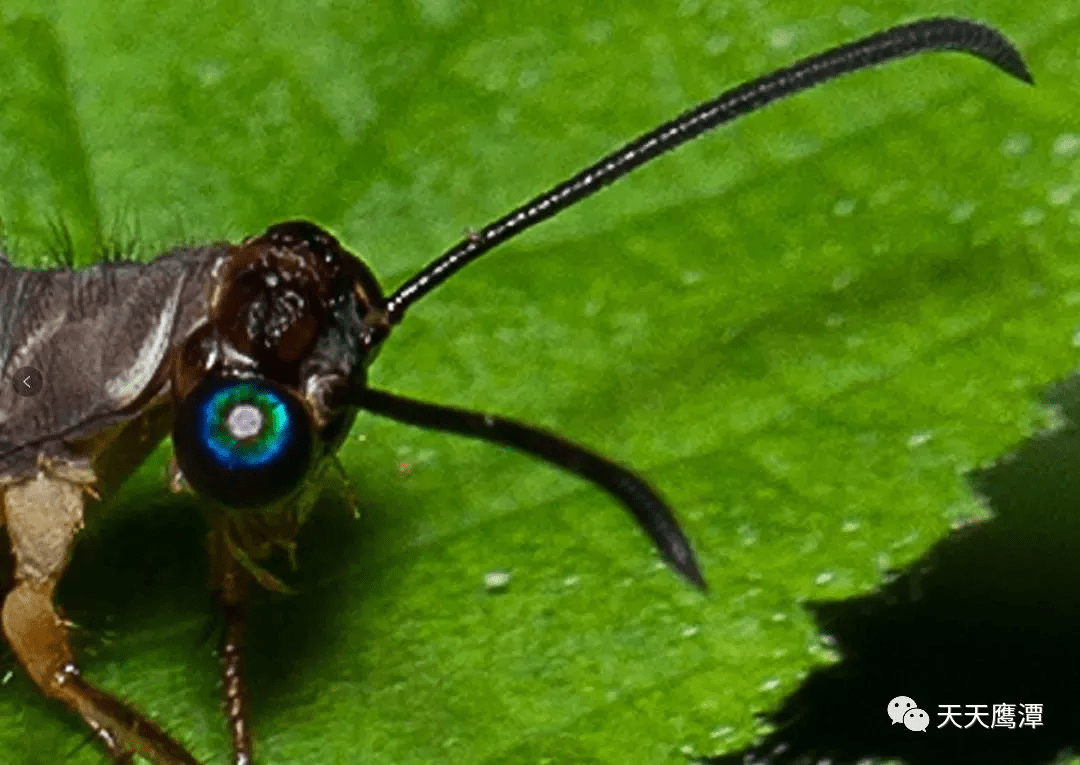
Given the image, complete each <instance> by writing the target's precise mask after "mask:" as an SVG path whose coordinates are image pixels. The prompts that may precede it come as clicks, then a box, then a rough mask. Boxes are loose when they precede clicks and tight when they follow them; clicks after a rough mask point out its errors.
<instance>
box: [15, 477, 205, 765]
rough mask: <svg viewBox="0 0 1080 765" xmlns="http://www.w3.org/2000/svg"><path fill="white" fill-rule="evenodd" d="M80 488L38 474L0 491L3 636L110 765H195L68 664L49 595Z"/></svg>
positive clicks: (68, 545)
mask: <svg viewBox="0 0 1080 765" xmlns="http://www.w3.org/2000/svg"><path fill="white" fill-rule="evenodd" d="M85 490H86V485H85V484H83V483H79V482H77V481H75V480H71V479H70V478H65V477H61V476H59V475H55V474H50V473H49V472H47V471H46V470H44V469H43V470H40V471H39V472H38V474H37V475H36V476H35V477H34V478H31V479H30V480H28V481H23V482H21V483H17V484H11V485H9V486H7V487H4V488H2V489H0V507H2V509H3V520H4V523H5V525H6V526H7V530H8V536H9V538H10V540H11V545H12V551H13V553H14V556H15V584H14V586H13V587H12V589H11V591H10V592H9V593H8V594H7V597H6V598H5V599H4V605H3V609H2V611H0V625H2V627H3V631H4V635H5V636H6V637H7V640H8V643H9V644H10V645H11V649H12V651H14V653H15V656H16V658H18V660H19V663H20V664H22V666H23V667H24V668H25V669H26V671H27V673H28V674H29V675H30V677H31V679H32V680H33V681H34V683H35V684H37V686H38V688H40V689H41V691H42V693H44V694H45V695H46V696H47V697H49V698H52V699H55V700H57V701H59V702H61V703H63V704H64V705H65V706H66V707H68V709H71V710H72V711H74V712H77V713H78V714H79V716H81V717H82V719H83V721H84V722H85V723H86V724H87V726H89V728H90V730H91V731H93V733H94V735H95V737H96V738H97V739H98V740H99V741H101V743H102V744H103V745H104V747H105V750H106V751H107V752H108V754H109V756H110V757H111V758H112V759H113V761H114V762H116V763H117V764H118V765H128V763H130V762H131V761H132V756H133V754H140V755H142V756H143V757H145V758H146V759H148V760H149V761H150V762H152V763H154V765H198V761H197V760H196V759H195V758H194V757H192V756H191V755H190V754H189V753H188V752H187V751H186V750H185V749H184V747H182V746H181V745H180V744H178V743H177V742H176V741H174V740H173V739H172V738H170V737H169V735H168V734H167V733H165V731H163V730H162V729H161V728H160V727H158V726H157V725H156V724H155V723H153V722H151V721H150V720H149V719H147V718H146V717H144V716H143V715H141V714H139V713H138V712H136V711H135V710H134V709H132V708H131V707H130V706H128V705H127V704H125V703H124V702H122V701H120V700H119V699H117V698H116V697H114V696H112V695H110V694H108V693H105V692H104V691H102V690H99V689H98V688H95V687H94V686H93V685H90V684H89V683H88V682H86V681H85V680H83V678H82V675H81V672H80V671H79V667H78V665H77V664H76V663H75V657H74V655H73V654H72V652H71V647H70V646H69V644H68V634H67V632H68V630H67V628H68V625H67V623H66V622H65V621H64V620H63V619H61V618H60V616H59V615H58V614H57V612H56V609H55V608H54V606H53V597H54V594H55V589H56V584H57V582H59V580H60V576H61V575H62V574H63V571H64V569H65V568H66V567H67V563H68V559H69V557H70V554H71V550H72V547H73V545H74V541H75V536H76V534H77V533H78V531H79V529H80V528H82V518H83V495H84V492H85Z"/></svg>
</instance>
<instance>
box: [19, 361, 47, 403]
mask: <svg viewBox="0 0 1080 765" xmlns="http://www.w3.org/2000/svg"><path fill="white" fill-rule="evenodd" d="M44 383H45V380H44V378H43V377H42V376H41V372H39V371H38V370H36V369H34V368H33V367H22V368H20V369H16V370H15V374H13V375H12V376H11V387H12V388H14V389H15V392H16V393H17V394H19V395H20V396H36V395H37V394H38V393H40V392H41V387H42V385H44Z"/></svg>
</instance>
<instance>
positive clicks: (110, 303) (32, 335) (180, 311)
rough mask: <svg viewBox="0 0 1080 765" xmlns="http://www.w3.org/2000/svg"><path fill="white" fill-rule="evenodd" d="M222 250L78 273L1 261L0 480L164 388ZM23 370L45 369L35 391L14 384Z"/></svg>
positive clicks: (199, 315)
mask: <svg viewBox="0 0 1080 765" xmlns="http://www.w3.org/2000/svg"><path fill="white" fill-rule="evenodd" d="M227 251H228V245H224V244H219V245H213V246H210V247H200V248H188V249H180V250H176V251H174V252H171V253H169V254H166V255H163V256H161V257H159V258H158V259H156V260H154V261H153V262H151V263H145V264H143V263H103V264H99V265H96V266H92V267H90V268H87V269H84V270H80V271H70V270H35V269H20V268H15V267H11V266H6V265H0V479H2V478H4V477H13V476H14V475H19V474H23V473H25V471H26V469H27V468H28V467H29V466H30V465H32V464H33V463H34V462H36V460H37V455H38V453H40V452H45V453H55V448H56V447H57V446H58V445H59V444H60V443H62V442H64V441H70V440H74V439H80V438H85V437H87V436H91V435H93V434H94V433H96V432H98V431H101V430H104V429H106V428H109V427H111V426H112V425H115V424H117V423H120V422H123V421H125V420H127V419H129V418H131V417H133V416H135V415H136V414H137V411H136V409H137V407H138V405H139V404H140V402H145V401H148V400H149V399H151V398H153V397H154V396H156V395H157V394H158V393H160V392H164V390H165V386H167V384H168V383H167V382H166V381H165V380H164V379H163V377H162V375H161V374H159V373H160V371H161V368H162V364H163V363H164V362H165V360H166V358H167V357H168V355H169V352H170V351H171V350H172V349H173V348H174V347H175V346H176V344H177V343H179V342H181V341H182V340H183V339H184V338H185V337H187V335H188V334H189V333H190V332H191V331H192V329H194V328H195V327H196V326H198V324H199V323H200V322H202V321H203V319H204V317H205V315H206V304H207V297H208V293H209V288H210V285H211V281H212V279H213V269H214V265H215V263H216V262H217V261H218V260H219V259H220V257H221V256H222V255H224V254H225V253H226V252H227ZM23 367H33V368H35V369H37V370H38V371H40V372H41V374H42V378H43V385H42V389H41V390H40V392H38V393H37V394H36V395H34V396H29V397H23V396H19V395H17V394H16V393H15V390H14V388H13V386H12V383H11V379H12V375H13V374H14V373H15V371H16V370H18V369H20V368H23ZM156 389H161V390H156Z"/></svg>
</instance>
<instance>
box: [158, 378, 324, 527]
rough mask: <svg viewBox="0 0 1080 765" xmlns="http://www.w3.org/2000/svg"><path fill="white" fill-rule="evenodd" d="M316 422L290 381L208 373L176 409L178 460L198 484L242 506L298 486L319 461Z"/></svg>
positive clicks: (229, 503) (280, 495)
mask: <svg viewBox="0 0 1080 765" xmlns="http://www.w3.org/2000/svg"><path fill="white" fill-rule="evenodd" d="M314 442H315V433H314V424H313V423H312V420H311V417H310V416H309V415H308V413H307V410H306V409H305V408H304V405H303V404H302V403H301V402H300V401H299V400H298V399H297V397H296V396H295V395H294V394H292V393H291V392H290V391H289V390H288V389H287V388H286V387H285V386H282V385H279V384H278V383H275V382H273V381H271V380H267V379H263V378H233V377H220V376H208V377H206V378H204V379H203V380H202V381H201V382H199V384H198V385H196V386H195V388H194V389H193V390H192V391H191V393H190V394H188V395H187V396H186V397H185V398H183V399H182V400H181V401H180V402H179V404H178V406H177V411H176V418H175V421H174V425H173V444H174V447H175V450H176V461H177V464H178V465H179V466H180V470H181V471H182V472H183V474H184V478H185V479H186V480H187V482H188V484H190V486H191V488H193V489H194V490H195V491H197V492H199V493H201V494H204V495H206V496H208V497H211V498H213V499H215V500H217V501H218V502H220V503H222V504H224V505H227V506H229V507H235V508H253V507H261V506H264V505H269V504H272V503H274V502H277V501H278V500H281V499H284V498H285V497H287V496H289V495H290V494H292V493H293V492H294V491H295V490H296V489H297V488H298V487H299V485H300V484H301V483H302V482H303V480H304V477H305V476H306V475H307V473H308V470H309V469H310V467H311V464H312V461H313V448H314Z"/></svg>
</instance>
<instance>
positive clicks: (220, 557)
mask: <svg viewBox="0 0 1080 765" xmlns="http://www.w3.org/2000/svg"><path fill="white" fill-rule="evenodd" d="M227 533H228V531H227V528H226V523H224V522H223V523H221V524H220V525H218V526H217V528H215V530H214V531H212V532H211V537H210V555H211V566H212V577H213V579H214V580H215V581H214V586H215V587H216V588H217V589H218V597H219V598H220V599H221V606H222V609H223V610H224V613H225V637H224V640H223V641H222V646H221V677H222V689H223V693H224V696H225V720H226V724H227V725H228V727H229V738H230V739H231V740H232V748H233V765H251V764H252V762H253V760H252V756H251V726H250V725H249V724H248V695H247V687H246V685H245V684H244V661H243V655H242V648H243V639H244V600H245V596H246V594H247V587H248V580H249V578H250V575H249V574H248V572H247V571H246V570H244V568H243V567H242V566H241V565H240V564H239V563H238V562H237V561H236V558H235V557H233V555H232V554H231V553H230V546H229V544H228V542H227V541H226V539H225V534H227Z"/></svg>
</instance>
